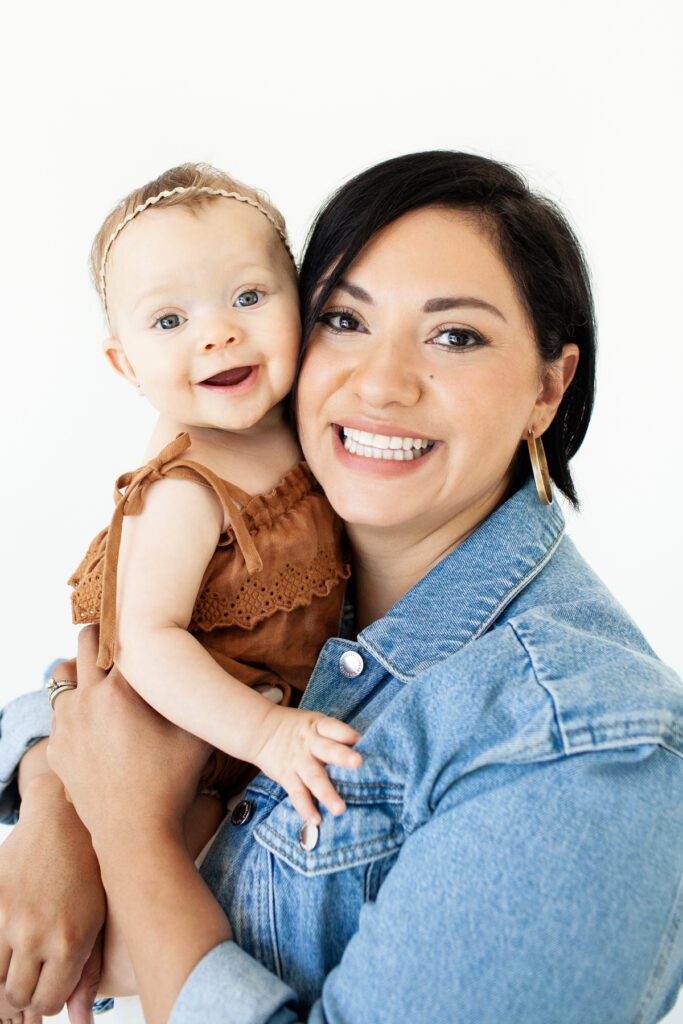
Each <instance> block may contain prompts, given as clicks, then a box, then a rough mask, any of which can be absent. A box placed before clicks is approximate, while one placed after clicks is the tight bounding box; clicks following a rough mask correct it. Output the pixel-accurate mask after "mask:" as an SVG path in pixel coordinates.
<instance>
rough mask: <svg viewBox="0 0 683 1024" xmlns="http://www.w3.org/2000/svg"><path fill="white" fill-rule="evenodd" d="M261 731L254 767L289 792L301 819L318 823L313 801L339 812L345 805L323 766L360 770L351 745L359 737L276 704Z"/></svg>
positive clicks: (331, 721) (324, 718) (323, 718)
mask: <svg viewBox="0 0 683 1024" xmlns="http://www.w3.org/2000/svg"><path fill="white" fill-rule="evenodd" d="M261 728H262V729H263V730H264V736H265V738H264V740H263V743H262V745H261V748H260V750H259V753H258V755H257V757H256V759H255V763H256V764H257V765H258V767H259V768H260V769H261V770H262V771H264V772H265V773H266V775H269V776H270V778H271V779H274V780H275V782H278V783H279V784H280V785H281V786H282V787H283V788H284V789H286V790H287V793H288V794H289V797H290V799H291V801H292V803H293V804H294V807H295V808H296V810H297V811H298V812H299V814H300V815H301V817H302V818H304V819H305V820H306V821H312V822H313V823H314V824H316V825H319V824H320V822H321V820H322V819H321V815H320V811H319V810H318V808H317V807H316V805H315V802H314V800H313V798H314V797H315V798H316V799H317V800H319V801H320V803H321V804H323V806H325V807H327V809H328V811H331V812H332V814H343V813H344V811H345V810H346V804H345V803H344V801H343V800H342V798H341V797H340V796H339V794H338V793H337V791H336V789H335V788H334V786H333V785H332V783H331V782H330V779H329V776H328V774H327V772H326V771H325V767H324V766H325V765H326V764H338V765H340V766H341V767H343V768H359V767H360V765H361V764H362V761H363V758H362V757H361V755H360V754H359V753H358V751H356V750H350V749H349V747H352V746H353V744H354V743H357V742H358V740H359V739H360V738H361V733H359V732H357V731H356V730H355V729H352V728H351V726H350V725H346V723H345V722H340V721H339V720H338V719H336V718H328V717H327V716H326V715H321V714H320V713H319V712H317V711H300V710H299V709H298V708H281V707H278V706H277V705H274V706H273V707H272V708H270V710H269V712H268V715H267V717H266V719H265V721H264V723H263V725H262V726H261Z"/></svg>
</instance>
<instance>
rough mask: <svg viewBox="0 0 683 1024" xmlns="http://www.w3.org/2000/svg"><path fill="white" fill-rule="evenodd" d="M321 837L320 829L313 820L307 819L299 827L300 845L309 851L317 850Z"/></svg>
mask: <svg viewBox="0 0 683 1024" xmlns="http://www.w3.org/2000/svg"><path fill="white" fill-rule="evenodd" d="M319 838H320V831H319V829H318V826H317V825H314V824H313V822H312V821H305V822H304V823H303V825H302V826H301V828H300V829H299V846H300V847H301V849H302V850H306V852H307V853H308V852H309V851H310V850H315V848H316V846H317V845H318V839H319Z"/></svg>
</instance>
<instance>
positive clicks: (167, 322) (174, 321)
mask: <svg viewBox="0 0 683 1024" xmlns="http://www.w3.org/2000/svg"><path fill="white" fill-rule="evenodd" d="M185 323H187V317H184V316H180V314H179V313H165V314H164V316H160V317H159V319H158V320H155V321H154V326H155V327H158V328H159V330H161V331H172V330H173V329H174V328H175V327H180V325H181V324H185Z"/></svg>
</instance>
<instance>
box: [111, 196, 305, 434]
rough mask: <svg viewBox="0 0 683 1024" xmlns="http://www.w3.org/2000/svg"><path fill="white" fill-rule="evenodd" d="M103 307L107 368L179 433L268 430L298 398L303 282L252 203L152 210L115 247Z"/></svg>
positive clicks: (227, 201)
mask: <svg viewBox="0 0 683 1024" xmlns="http://www.w3.org/2000/svg"><path fill="white" fill-rule="evenodd" d="M107 303H108V307H109V315H110V320H111V325H112V331H113V334H114V338H112V339H109V340H108V341H107V342H105V349H106V351H107V353H108V355H109V358H110V360H111V362H112V363H113V365H114V366H115V368H116V369H117V370H119V372H121V373H123V375H124V376H125V377H127V378H128V380H130V381H131V382H132V383H134V384H136V385H138V384H139V385H140V388H141V390H142V391H143V393H144V394H145V395H146V396H147V398H148V399H149V401H150V402H151V403H152V405H153V406H154V407H155V408H156V409H158V410H159V412H161V413H162V414H163V415H165V416H167V417H168V418H170V419H171V420H173V421H175V422H177V423H178V424H179V425H181V426H183V427H192V426H194V427H202V428H216V429H219V430H239V431H246V430H250V429H251V428H254V427H257V425H258V424H267V423H268V422H269V420H270V419H271V418H272V417H269V416H268V413H269V412H270V411H271V410H275V409H276V407H277V406H278V404H279V403H280V402H281V401H282V399H283V398H284V397H285V395H286V394H287V393H288V391H289V390H290V388H291V385H292V380H293V378H294V371H295V367H296V360H297V354H298V350H299V341H300V331H301V323H300V318H299V302H298V294H297V285H296V277H295V273H294V269H293V266H292V264H291V261H290V259H289V256H288V255H287V253H286V252H285V249H284V247H283V245H282V242H281V241H280V239H279V237H278V235H277V234H276V232H275V230H274V228H273V227H272V225H271V224H270V223H269V221H268V220H267V218H266V217H264V215H263V214H262V213H260V212H259V211H258V210H256V209H254V208H253V207H251V206H248V205H247V204H246V203H240V202H238V201H236V200H232V199H224V198H219V199H215V200H211V201H209V202H207V203H203V204H202V205H201V206H195V207H192V208H188V207H183V206H172V207H165V208H161V209H148V210H146V211H145V212H144V213H142V214H141V215H140V216H139V217H137V218H135V220H133V221H131V223H130V224H129V225H128V226H127V227H126V228H125V230H124V231H122V232H121V235H120V236H119V238H117V240H116V241H115V243H114V245H113V246H112V249H111V252H110V254H109V259H108V262H107ZM277 415H279V413H278V412H277V411H275V412H273V414H272V416H277Z"/></svg>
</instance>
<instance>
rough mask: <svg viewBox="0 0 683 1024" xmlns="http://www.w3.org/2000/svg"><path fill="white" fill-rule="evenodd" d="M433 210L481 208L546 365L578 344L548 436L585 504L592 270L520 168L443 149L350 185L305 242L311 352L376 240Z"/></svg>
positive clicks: (303, 286)
mask: <svg viewBox="0 0 683 1024" xmlns="http://www.w3.org/2000/svg"><path fill="white" fill-rule="evenodd" d="M424 206H443V207H451V208H455V209H460V210H468V211H472V212H474V213H476V214H477V215H479V216H480V217H481V219H482V223H483V225H484V226H486V227H487V228H488V229H489V230H492V232H493V234H494V237H495V239H496V241H497V243H498V246H499V249H500V252H501V255H502V258H503V260H504V261H505V263H506V265H507V268H508V270H509V272H510V274H511V276H512V278H513V280H514V281H515V283H516V285H517V289H518V291H519V295H520V297H521V300H522V302H523V303H524V305H525V307H526V310H527V313H528V315H529V317H530V320H531V323H532V324H533V327H534V331H535V336H536V342H537V345H538V349H539V352H540V354H541V357H542V358H543V359H544V360H545V361H547V362H552V361H554V360H555V359H557V358H558V357H559V356H560V355H561V353H562V346H563V345H564V344H565V343H566V342H575V343H576V344H577V345H578V347H579V349H580V353H581V354H580V358H579V364H578V368H577V371H576V375H575V377H574V380H573V381H572V383H571V384H570V385H569V387H568V388H567V391H566V393H565V395H564V398H563V399H562V403H561V405H560V407H559V409H558V410H557V414H556V415H555V418H554V420H553V422H552V424H551V425H550V427H549V428H548V430H547V431H546V432H545V433H544V435H543V443H544V446H545V451H546V456H547V459H548V466H549V469H550V475H551V476H552V478H553V480H554V482H555V484H556V485H557V487H559V489H560V490H561V491H562V492H563V493H564V494H565V495H566V497H567V498H568V499H569V501H570V502H571V503H572V504H573V505H575V506H578V499H577V496H576V492H575V490H574V483H573V481H572V477H571V473H570V470H569V460H570V459H571V458H572V456H573V455H574V454H575V453H576V452H577V451H578V449H579V447H580V445H581V442H582V441H583V438H584V436H585V433H586V430H587V428H588V422H589V420H590V416H591V412H592V409H593V399H594V394H595V354H596V338H595V318H594V311H593V298H592V295H591V288H590V280H589V274H588V268H587V266H586V262H585V259H584V257H583V253H582V252H581V247H580V246H579V243H578V241H577V239H576V236H575V235H574V232H573V231H572V229H571V227H570V226H569V224H568V223H567V220H566V218H565V216H564V214H563V213H562V212H561V211H560V210H559V208H558V207H557V206H556V205H555V204H554V203H553V202H551V200H549V199H546V198H544V197H543V196H540V195H536V194H535V193H534V192H532V191H531V189H530V188H529V186H528V184H527V182H526V181H525V180H524V178H523V177H522V176H521V175H520V174H519V172H518V171H516V170H513V168H511V167H508V166H506V165H505V164H501V163H498V162H497V161H496V160H488V159H486V158H485V157H481V156H474V155H472V154H470V153H454V152H450V151H448V150H443V151H441V150H435V151H432V152H427V153H409V154H407V155H406V156H398V157H395V158H394V159H392V160H386V161H384V162H383V163H381V164H377V165H376V166H374V167H370V168H369V169H368V170H366V171H363V172H362V173H361V174H358V175H357V176H356V177H355V178H352V179H351V181H349V182H347V183H346V184H345V185H343V186H342V187H341V188H340V189H339V190H338V191H337V192H336V193H335V194H334V195H333V196H332V197H331V198H330V199H329V200H328V202H327V203H326V205H325V206H324V207H323V208H322V210H321V211H320V213H319V214H318V216H317V218H316V220H315V222H314V224H313V226H312V228H311V231H310V233H309V236H308V239H307V242H306V248H305V253H304V258H303V263H302V265H301V273H300V294H301V308H302V316H303V344H302V355H303V352H304V350H305V347H306V344H307V342H308V339H309V337H310V334H311V331H312V330H313V327H314V326H315V323H316V322H317V320H318V318H319V316H320V314H321V312H322V309H323V307H324V305H325V303H326V302H327V301H328V299H329V297H330V295H331V293H332V291H333V290H334V288H335V287H336V285H337V283H338V282H339V280H340V279H341V278H342V277H343V276H344V274H345V273H346V271H347V269H348V267H349V266H350V265H351V263H353V261H354V260H355V259H356V257H357V256H358V255H359V254H360V252H361V250H362V249H363V248H364V247H365V246H366V245H367V243H368V242H369V241H370V239H371V238H372V237H373V235H375V234H376V233H377V232H378V231H381V230H382V228H385V227H386V226H387V225H388V224H391V223H392V222H393V221H395V220H397V219H398V218H399V217H402V216H403V215H404V214H406V213H409V212H410V211H411V210H416V209H419V208H420V207H424ZM321 285H322V288H321ZM524 449H526V445H524ZM518 456H519V457H518V458H517V459H516V460H515V464H514V466H513V480H512V489H513V490H516V489H517V488H519V487H520V486H521V485H522V484H523V483H524V481H525V480H526V479H527V478H528V477H529V475H530V465H529V460H528V458H527V457H526V454H523V452H522V450H521V449H520V452H519V453H518Z"/></svg>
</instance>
